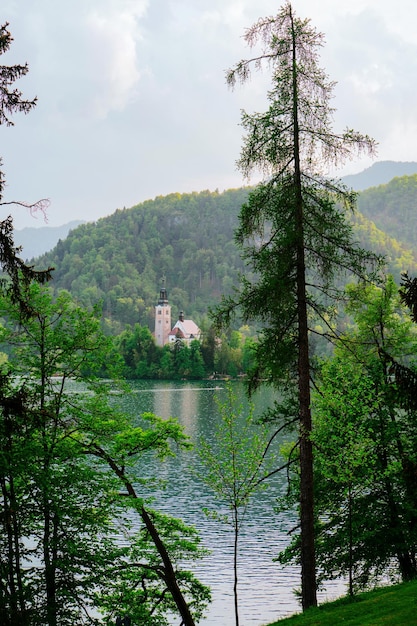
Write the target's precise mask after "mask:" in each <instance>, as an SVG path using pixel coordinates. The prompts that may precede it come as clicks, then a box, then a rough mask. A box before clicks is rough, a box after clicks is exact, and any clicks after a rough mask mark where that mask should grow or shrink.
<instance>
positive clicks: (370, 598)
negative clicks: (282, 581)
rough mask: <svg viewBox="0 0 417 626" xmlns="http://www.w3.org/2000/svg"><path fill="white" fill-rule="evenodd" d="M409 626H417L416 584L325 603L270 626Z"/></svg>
mask: <svg viewBox="0 0 417 626" xmlns="http://www.w3.org/2000/svg"><path fill="white" fill-rule="evenodd" d="M287 624H289V625H290V626H291V625H292V624H294V626H335V625H337V624H343V626H345V625H346V626H411V625H412V624H416V625H417V581H413V582H411V583H403V584H401V585H395V586H393V587H384V588H381V589H377V590H376V591H370V592H368V593H363V594H360V595H358V596H355V598H353V599H349V598H342V599H339V600H336V601H335V602H328V603H326V604H323V605H322V606H319V607H317V608H314V609H309V610H308V611H306V612H305V613H302V614H299V615H294V616H293V617H288V618H285V619H282V620H279V621H278V622H274V623H273V624H270V626H286V625H287Z"/></svg>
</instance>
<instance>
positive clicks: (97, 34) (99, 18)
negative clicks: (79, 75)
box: [86, 3, 143, 117]
mask: <svg viewBox="0 0 417 626" xmlns="http://www.w3.org/2000/svg"><path fill="white" fill-rule="evenodd" d="M128 5H131V3H128ZM142 13H143V10H142V11H140V12H138V11H137V10H136V9H133V10H132V8H131V6H125V7H124V9H123V10H121V11H120V10H117V11H116V10H115V9H114V8H113V9H112V10H108V11H104V10H103V8H102V7H100V9H96V10H95V11H92V12H90V13H89V14H88V15H87V18H86V27H87V37H88V50H89V76H90V80H91V82H92V88H93V89H92V91H93V94H92V107H93V111H94V112H95V113H96V114H97V115H98V116H99V117H105V116H106V115H107V114H108V113H109V112H110V111H112V110H118V111H121V110H123V108H124V107H125V106H126V105H127V104H128V103H129V102H130V101H131V99H132V97H133V96H134V93H135V88H136V87H137V84H138V82H139V78H140V75H141V73H140V70H139V67H138V54H137V43H138V41H139V40H140V38H141V34H140V29H139V24H138V18H139V17H141V15H142Z"/></svg>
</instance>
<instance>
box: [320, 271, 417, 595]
mask: <svg viewBox="0 0 417 626" xmlns="http://www.w3.org/2000/svg"><path fill="white" fill-rule="evenodd" d="M348 293H349V296H350V301H349V303H348V307H347V308H348V311H349V312H350V313H351V314H352V315H353V318H354V321H355V326H354V327H353V328H352V329H351V330H349V331H348V332H346V333H345V334H344V335H343V336H342V337H341V338H340V340H339V342H338V344H337V346H336V349H335V355H334V357H332V358H331V359H329V360H328V361H327V362H325V363H324V364H323V367H322V370H321V375H320V378H319V381H318V388H317V392H316V393H315V394H314V405H313V406H314V422H315V429H314V435H313V440H314V445H315V447H316V450H317V452H316V455H315V470H316V476H317V484H316V494H317V496H316V498H317V506H318V513H320V514H321V515H320V522H319V529H320V532H319V542H318V543H319V549H318V559H319V565H320V569H321V571H322V572H323V573H324V574H325V575H327V576H330V577H334V576H335V577H336V576H340V575H345V574H348V575H349V581H350V585H349V586H350V593H353V591H354V590H355V589H362V588H364V587H366V586H367V585H369V584H370V583H373V582H374V580H375V579H376V580H378V579H380V578H381V577H386V576H387V572H389V571H390V570H391V569H392V567H393V562H394V561H396V562H397V570H398V572H399V574H400V576H401V577H402V579H403V580H410V579H413V578H415V577H416V576H417V565H416V557H417V547H416V546H417V532H416V528H417V498H416V487H417V482H416V476H417V458H416V444H417V439H416V432H415V419H416V407H415V406H414V407H412V406H410V405H409V404H408V405H406V404H405V403H404V401H403V397H402V390H401V387H397V385H396V384H395V383H394V382H393V374H392V368H391V364H390V362H389V361H387V358H386V355H387V354H389V355H391V358H392V359H394V360H395V362H396V363H397V365H398V366H402V367H404V368H411V370H413V369H414V371H415V366H413V361H414V359H415V354H416V350H417V335H416V333H415V329H414V328H413V325H412V322H411V320H410V319H409V316H408V314H407V312H406V310H405V308H404V306H402V305H401V303H400V298H399V295H398V292H397V287H396V285H395V283H394V281H393V280H392V278H391V277H388V279H387V280H386V282H385V284H384V285H383V286H382V287H374V286H368V287H366V288H364V287H361V288H358V287H356V286H350V287H349V289H348ZM410 359H411V361H410Z"/></svg>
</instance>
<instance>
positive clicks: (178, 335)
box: [154, 287, 201, 347]
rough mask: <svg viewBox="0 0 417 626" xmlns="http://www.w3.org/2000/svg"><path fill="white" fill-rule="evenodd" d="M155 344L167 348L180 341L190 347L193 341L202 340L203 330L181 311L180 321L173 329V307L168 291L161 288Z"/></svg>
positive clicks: (156, 317)
mask: <svg viewBox="0 0 417 626" xmlns="http://www.w3.org/2000/svg"><path fill="white" fill-rule="evenodd" d="M154 337H155V343H156V345H157V346H160V347H162V346H165V345H166V344H167V343H174V342H175V341H176V340H177V339H180V340H181V341H183V342H184V343H186V344H188V345H190V343H191V342H192V341H195V340H197V341H200V340H201V330H200V329H199V327H198V326H197V324H196V323H195V322H193V320H186V319H184V313H183V312H182V311H181V312H180V314H179V316H178V321H177V322H176V323H175V324H174V326H173V327H171V305H170V304H169V302H168V295H167V290H166V288H165V287H161V290H160V292H159V300H158V304H157V305H156V306H155V333H154Z"/></svg>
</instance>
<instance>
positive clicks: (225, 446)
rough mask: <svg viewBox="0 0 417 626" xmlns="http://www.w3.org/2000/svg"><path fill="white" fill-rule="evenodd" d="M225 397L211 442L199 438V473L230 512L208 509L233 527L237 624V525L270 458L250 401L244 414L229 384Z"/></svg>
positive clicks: (264, 432)
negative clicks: (256, 423)
mask: <svg viewBox="0 0 417 626" xmlns="http://www.w3.org/2000/svg"><path fill="white" fill-rule="evenodd" d="M226 394H227V395H226V400H225V401H221V400H220V399H218V398H217V404H218V407H219V411H220V416H221V422H220V425H219V427H218V428H217V430H216V432H215V436H214V444H213V445H211V444H209V443H208V442H207V441H205V440H202V441H200V443H199V449H198V452H199V458H200V462H201V464H202V467H203V470H202V471H201V472H200V473H199V477H200V478H201V479H202V480H203V481H204V482H205V483H206V484H207V485H208V486H209V487H210V488H211V489H212V490H213V491H214V493H215V494H216V495H217V497H218V499H219V502H220V504H221V505H224V506H226V507H227V509H228V510H229V511H230V516H229V515H227V514H226V515H221V514H219V513H217V512H216V511H215V512H211V511H207V513H208V514H211V515H213V516H214V517H215V518H216V519H219V520H220V521H223V522H226V523H228V524H230V525H231V526H232V529H233V537H234V543H233V572H234V584H233V595H234V609H235V624H236V626H239V602H238V541H239V533H240V529H241V527H242V525H243V523H244V518H245V515H246V512H247V510H248V506H249V502H250V499H251V497H252V496H253V495H254V494H255V493H256V491H258V490H260V489H261V488H262V487H263V486H264V481H265V479H266V477H267V476H268V475H269V472H268V467H269V465H270V463H271V462H272V460H271V458H269V457H268V452H270V446H271V439H270V438H269V434H268V429H267V427H263V428H262V431H261V433H259V427H258V428H256V425H255V422H254V416H253V411H254V407H253V405H250V406H249V411H248V414H247V415H245V411H244V408H243V406H242V405H241V404H239V405H237V403H236V396H235V394H234V393H233V390H232V388H231V386H230V385H229V386H228V387H227V390H226Z"/></svg>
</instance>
